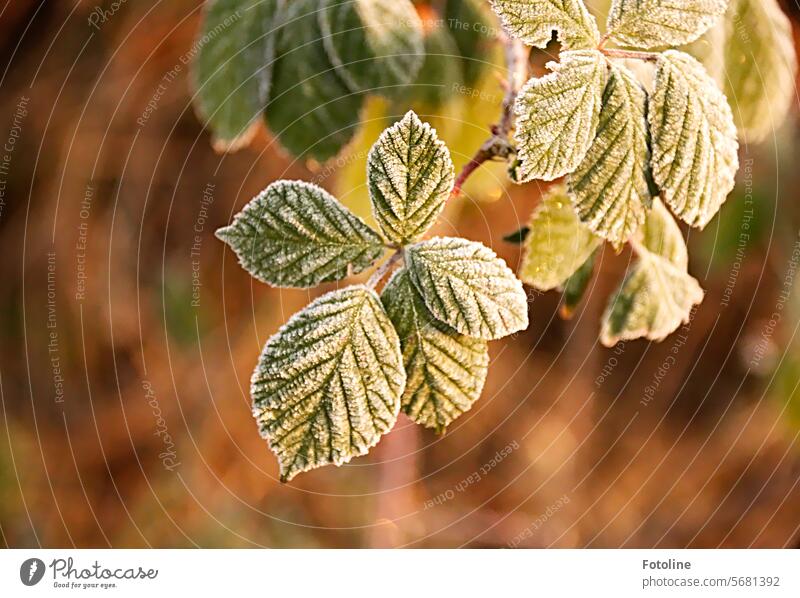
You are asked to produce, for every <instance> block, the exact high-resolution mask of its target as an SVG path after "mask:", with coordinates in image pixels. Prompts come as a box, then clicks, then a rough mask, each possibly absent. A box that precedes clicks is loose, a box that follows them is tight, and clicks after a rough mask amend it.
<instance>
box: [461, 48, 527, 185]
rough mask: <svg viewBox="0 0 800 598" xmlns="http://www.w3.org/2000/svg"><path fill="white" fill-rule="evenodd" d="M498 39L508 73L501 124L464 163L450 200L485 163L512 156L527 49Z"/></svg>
mask: <svg viewBox="0 0 800 598" xmlns="http://www.w3.org/2000/svg"><path fill="white" fill-rule="evenodd" d="M500 40H501V42H502V43H503V48H504V50H505V61H506V69H507V71H508V81H507V83H506V93H505V96H504V97H503V110H502V113H501V115H500V122H498V123H497V124H495V125H492V126H491V128H490V130H491V132H492V136H491V137H489V139H487V140H486V141H484V142H483V143H482V144H481V146H480V147H479V148H478V151H477V152H475V155H474V156H473V157H472V159H471V160H470V161H469V162H467V164H466V165H465V166H464V168H463V169H462V170H461V172H460V173H459V175H458V176H457V177H456V181H455V184H454V185H453V191H452V193H451V194H450V197H451V199H453V198H456V197H458V196H459V195H460V194H461V188H462V187H463V186H464V183H466V182H467V179H468V178H469V177H470V176H471V175H472V173H473V172H475V171H476V170H478V168H480V166H481V165H482V164H483V163H484V162H488V161H490V160H496V159H498V158H499V159H503V160H508V158H509V157H510V156H512V155H513V154H514V153H515V149H514V145H513V144H512V143H511V141H510V139H509V135H510V134H511V129H513V128H514V102H515V101H516V99H517V94H518V93H519V91H520V89H522V85H523V84H524V83H525V81H526V80H527V78H528V54H529V53H530V49H529V48H526V47H525V45H524V44H523V43H522V42H521V41H519V40H517V39H513V38H511V37H509V36H507V35H506V34H505V33H503V34H501V38H500Z"/></svg>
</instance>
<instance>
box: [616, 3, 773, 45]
mask: <svg viewBox="0 0 800 598" xmlns="http://www.w3.org/2000/svg"><path fill="white" fill-rule="evenodd" d="M759 1H760V0H759ZM727 7H728V0H614V2H613V3H612V4H611V11H610V13H609V15H608V24H607V30H608V33H609V35H610V36H611V37H613V38H614V39H615V40H616V41H618V42H620V43H621V44H623V45H627V46H634V47H637V48H645V49H650V48H657V47H663V46H679V45H682V44H688V43H690V42H693V41H694V40H696V39H697V38H699V37H700V36H701V35H703V34H704V33H705V32H706V31H708V30H709V29H710V28H711V27H712V26H713V25H714V23H715V22H716V21H717V20H718V19H719V18H720V17H721V16H722V15H723V14H725V9H726V8H727Z"/></svg>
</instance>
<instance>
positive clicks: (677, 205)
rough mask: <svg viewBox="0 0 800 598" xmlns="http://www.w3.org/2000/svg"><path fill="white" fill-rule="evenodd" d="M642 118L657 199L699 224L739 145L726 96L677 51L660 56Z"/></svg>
mask: <svg viewBox="0 0 800 598" xmlns="http://www.w3.org/2000/svg"><path fill="white" fill-rule="evenodd" d="M648 119H649V122H650V130H651V133H652V138H653V155H652V159H651V166H652V171H653V178H654V179H655V182H656V184H657V185H658V186H659V188H660V190H661V193H662V197H663V199H664V201H665V202H666V204H667V205H668V206H669V207H670V208H671V209H672V211H673V212H675V214H676V215H677V216H679V217H680V218H681V219H683V220H684V221H685V222H686V223H688V224H690V225H692V226H696V227H699V228H703V227H704V226H705V225H706V224H708V222H709V221H710V220H711V219H712V218H713V217H714V216H715V215H716V213H717V212H718V211H719V209H720V207H721V206H722V204H723V203H724V202H725V199H726V198H727V196H728V194H729V193H730V192H731V190H732V189H733V186H734V178H735V175H736V171H737V170H738V168H739V158H738V155H737V152H738V149H739V144H738V141H737V139H736V127H735V125H734V123H733V115H732V114H731V109H730V106H729V105H728V100H727V99H726V98H725V96H724V94H723V93H722V92H721V91H720V90H719V89H718V88H717V86H716V84H715V83H714V81H713V79H711V77H710V76H709V75H708V73H706V71H705V69H704V68H703V66H702V65H701V64H700V63H699V62H697V60H695V59H694V58H692V57H691V56H689V55H688V54H685V53H683V52H678V51H675V50H669V51H667V52H664V53H663V54H660V55H659V57H658V63H657V69H656V84H655V93H654V94H653V95H652V97H651V98H650V104H649V112H648Z"/></svg>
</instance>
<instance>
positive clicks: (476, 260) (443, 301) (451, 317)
mask: <svg viewBox="0 0 800 598" xmlns="http://www.w3.org/2000/svg"><path fill="white" fill-rule="evenodd" d="M405 256H406V266H407V267H408V269H409V271H410V273H411V279H412V280H413V282H414V285H415V286H416V287H417V289H418V290H419V292H420V294H421V295H422V299H423V301H425V305H426V306H427V308H428V309H429V310H430V311H431V313H432V314H433V315H434V316H435V317H436V318H437V319H439V320H441V321H442V322H444V323H445V324H448V325H449V326H451V327H452V328H455V329H456V331H458V332H460V333H461V334H466V335H469V336H472V337H475V338H482V339H486V340H492V339H497V338H502V337H504V336H507V335H509V334H512V333H514V332H517V331H519V330H524V329H525V328H527V326H528V302H527V297H526V296H525V291H524V290H523V288H522V283H521V282H520V281H519V280H517V278H516V277H515V276H514V273H513V272H512V271H511V269H510V268H509V267H508V266H507V265H506V263H505V262H504V261H503V260H501V259H500V258H499V257H497V255H495V253H494V252H493V251H492V250H491V249H489V248H488V247H486V246H484V245H481V244H480V243H476V242H474V241H467V240H466V239H454V238H435V239H430V240H428V241H423V242H421V243H418V244H416V245H412V246H410V247H407V248H406V251H405Z"/></svg>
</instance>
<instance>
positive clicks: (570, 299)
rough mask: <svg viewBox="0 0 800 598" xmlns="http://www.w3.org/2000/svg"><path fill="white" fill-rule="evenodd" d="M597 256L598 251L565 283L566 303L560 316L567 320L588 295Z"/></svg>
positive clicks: (562, 306)
mask: <svg viewBox="0 0 800 598" xmlns="http://www.w3.org/2000/svg"><path fill="white" fill-rule="evenodd" d="M596 256H597V250H595V251H594V253H592V255H590V256H589V258H588V259H587V260H586V261H585V262H583V264H582V265H581V267H580V268H578V269H577V270H576V271H575V273H574V274H573V275H572V276H570V277H569V278H568V279H567V282H565V283H564V303H563V304H562V305H561V310H560V315H561V317H562V318H564V319H565V320H568V319H569V318H571V317H572V314H573V313H575V309H576V308H577V307H578V304H579V303H580V302H581V300H582V299H583V296H584V295H585V294H586V289H587V288H588V286H589V281H590V280H591V279H592V274H593V273H594V261H595V257H596Z"/></svg>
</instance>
